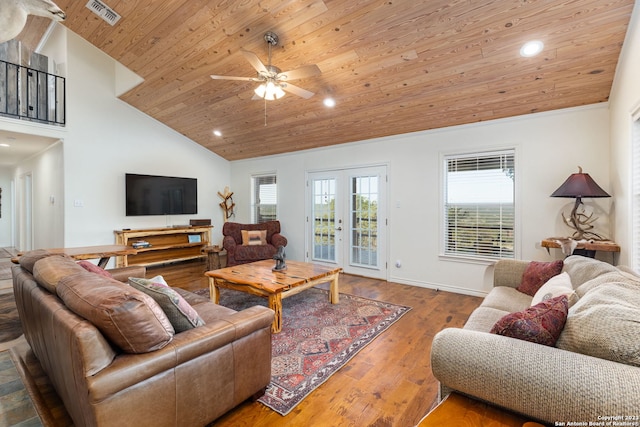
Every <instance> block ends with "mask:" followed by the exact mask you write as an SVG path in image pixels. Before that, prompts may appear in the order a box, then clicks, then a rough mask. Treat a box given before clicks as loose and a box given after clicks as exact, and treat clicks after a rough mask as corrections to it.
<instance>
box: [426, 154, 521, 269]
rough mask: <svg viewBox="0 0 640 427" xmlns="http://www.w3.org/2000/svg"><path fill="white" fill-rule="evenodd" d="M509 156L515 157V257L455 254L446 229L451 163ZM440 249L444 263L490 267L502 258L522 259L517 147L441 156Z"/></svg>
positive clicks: (461, 252) (463, 252)
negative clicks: (476, 264) (489, 265)
mask: <svg viewBox="0 0 640 427" xmlns="http://www.w3.org/2000/svg"><path fill="white" fill-rule="evenodd" d="M505 154H506V155H508V156H510V158H512V162H513V175H514V178H513V188H512V191H513V205H512V206H513V208H512V209H513V230H512V233H513V250H512V254H511V256H509V257H505V256H501V254H498V255H496V256H492V255H486V254H480V253H475V254H474V253H469V252H466V251H452V250H450V249H449V247H448V244H447V243H448V235H447V233H448V230H449V228H448V226H447V218H448V215H447V206H448V204H447V195H448V194H447V190H448V176H447V173H448V164H449V162H450V161H451V160H452V159H471V158H482V157H489V158H490V157H492V156H496V157H498V156H502V155H505ZM440 168H441V170H440V180H441V181H440V183H441V185H440V226H439V227H440V249H439V257H440V259H442V260H452V261H461V262H468V263H479V264H491V263H494V262H496V261H497V260H499V259H519V257H520V226H519V217H520V215H519V212H520V209H519V204H520V203H519V198H518V197H517V194H518V182H519V174H520V171H519V167H518V155H517V148H516V147H515V146H505V147H499V148H493V149H483V150H464V151H456V152H446V153H441V156H440Z"/></svg>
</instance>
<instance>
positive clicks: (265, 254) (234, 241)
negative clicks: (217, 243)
mask: <svg viewBox="0 0 640 427" xmlns="http://www.w3.org/2000/svg"><path fill="white" fill-rule="evenodd" d="M222 235H223V236H224V238H223V240H222V247H223V248H224V249H225V250H226V251H227V266H232V265H238V264H246V263H248V262H254V261H260V260H263V259H270V258H273V255H275V253H276V252H277V251H278V247H280V246H287V238H286V237H284V236H283V235H282V234H280V221H267V222H263V223H260V224H239V223H237V222H225V224H224V226H223V227H222Z"/></svg>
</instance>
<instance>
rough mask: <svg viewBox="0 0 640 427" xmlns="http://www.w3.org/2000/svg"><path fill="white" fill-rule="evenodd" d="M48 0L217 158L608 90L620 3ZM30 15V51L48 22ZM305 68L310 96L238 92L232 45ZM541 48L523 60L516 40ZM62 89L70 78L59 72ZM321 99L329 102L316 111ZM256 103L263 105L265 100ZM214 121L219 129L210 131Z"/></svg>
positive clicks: (438, 124) (165, 117)
mask: <svg viewBox="0 0 640 427" xmlns="http://www.w3.org/2000/svg"><path fill="white" fill-rule="evenodd" d="M103 1H104V2H105V3H106V4H107V5H108V6H109V7H111V8H112V9H113V10H115V11H116V12H117V13H118V14H119V15H121V16H122V18H121V19H120V21H119V22H118V23H117V24H116V25H115V26H110V25H109V24H107V23H106V22H104V21H103V20H102V19H100V18H99V17H98V16H96V15H95V14H94V13H92V12H91V11H90V10H89V9H88V8H86V7H85V5H86V2H85V1H77V0H76V1H72V0H57V4H58V5H59V6H60V7H61V8H62V9H63V10H65V11H66V12H67V15H68V18H67V20H66V21H65V22H64V24H63V25H65V26H66V27H68V28H69V29H71V30H72V31H74V32H75V33H77V34H79V35H80V36H81V37H83V38H85V39H86V40H88V41H89V42H91V43H92V44H94V45H95V46H96V47H98V48H100V49H101V50H103V51H104V52H106V53H107V54H108V55H110V56H111V57H113V58H115V59H116V60H118V61H119V62H120V63H122V64H123V65H125V66H126V67H128V68H129V69H131V70H132V71H134V72H135V73H137V74H138V75H140V76H141V77H143V78H144V82H143V83H142V84H140V85H139V86H137V87H135V88H134V89H132V90H131V91H129V92H127V93H126V94H124V95H122V96H121V99H122V100H124V101H125V102H127V103H129V104H131V105H132V106H134V107H136V108H138V109H139V110H141V111H143V112H145V113H146V114H148V115H150V116H152V117H154V118H156V119H157V120H159V121H161V122H163V123H165V124H166V125H168V126H170V127H171V128H173V129H175V130H176V131H178V132H180V133H182V134H184V135H186V136H187V137H189V138H191V139H192V140H194V141H196V142H198V143H199V144H201V145H203V146H204V147H206V148H208V149H209V150H211V151H213V152H215V153H217V154H219V155H220V156H222V157H224V158H226V159H228V160H237V159H245V158H251V157H257V156H264V155H270V154H278V153H284V152H290V151H296V150H304V149H310V148H316V147H323V146H329V145H334V144H341V143H346V142H352V141H359V140H364V139H369V138H375V137H383V136H388V135H393V134H401V133H407V132H413V131H420V130H426V129H434V128H442V127H447V126H453V125H459V124H465V123H473V122H478V121H485V120H491V119H498V118H503V117H510V116H516V115H522V114H527V113H533V112H541V111H549V110H555V109H559V108H567V107H574V106H580V105H586V104H592V103H598V102H604V101H607V100H608V97H609V93H610V91H611V85H612V81H613V78H614V74H615V70H616V64H617V62H618V57H619V54H620V50H621V47H622V44H623V40H624V36H625V33H626V29H627V26H628V24H629V19H630V16H631V12H632V9H633V5H634V0H558V1H551V0H493V1H490V0H488V1H482V2H478V1H473V0H222V1H211V0H169V1H160V0H149V1H132V0H103ZM49 22H50V21H48V20H46V19H44V18H34V17H30V19H29V22H28V24H27V26H26V28H25V29H24V30H23V32H22V33H21V35H20V36H19V38H20V39H21V40H22V41H23V42H24V43H25V44H27V45H28V46H32V47H33V46H35V45H36V44H37V42H38V40H39V39H40V37H41V36H42V34H43V33H44V31H45V29H46V27H47V26H48V25H49ZM267 31H273V32H275V33H277V34H278V36H279V39H280V40H279V44H278V45H277V46H275V47H274V48H273V51H272V60H273V64H274V65H276V66H277V67H279V68H280V69H282V70H293V69H296V68H298V67H301V66H304V65H309V64H317V65H318V67H319V68H320V70H321V71H322V74H321V75H320V76H317V77H311V78H305V79H301V80H296V81H295V82H293V83H295V85H297V86H299V87H302V88H304V89H307V90H310V91H312V92H315V96H313V97H311V98H309V99H304V98H301V97H298V96H296V95H294V94H290V93H289V94H287V95H286V96H284V97H283V98H282V99H279V100H275V101H263V100H252V99H251V98H252V96H253V89H254V88H255V87H256V86H257V83H255V82H251V81H227V80H212V79H211V78H210V77H209V75H210V74H217V75H229V76H246V77H255V76H256V71H255V69H254V68H252V66H251V65H250V64H249V62H247V60H246V59H245V57H244V55H243V54H242V52H241V50H242V49H244V50H248V51H251V52H254V53H255V54H256V55H257V56H258V57H259V58H260V59H261V60H262V61H263V62H265V63H266V62H267V44H266V42H265V40H264V38H263V36H264V34H265V33H266V32H267ZM534 39H535V40H540V41H542V42H543V43H544V50H543V52H542V53H541V54H540V55H538V56H535V57H532V58H524V57H521V56H520V55H519V49H520V47H521V45H522V44H523V43H524V42H526V41H528V40H534ZM68 84H73V82H69V83H68ZM325 97H332V98H334V99H335V101H336V106H335V107H333V108H327V107H325V106H324V105H323V102H322V101H323V100H324V98H325ZM265 107H266V109H265ZM214 130H219V131H220V132H221V134H222V136H215V135H214V134H213V131H214Z"/></svg>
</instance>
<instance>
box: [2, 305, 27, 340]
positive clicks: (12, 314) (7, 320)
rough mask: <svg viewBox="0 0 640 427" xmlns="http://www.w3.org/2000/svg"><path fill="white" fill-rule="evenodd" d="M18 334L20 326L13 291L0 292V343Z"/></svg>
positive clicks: (14, 337)
mask: <svg viewBox="0 0 640 427" xmlns="http://www.w3.org/2000/svg"><path fill="white" fill-rule="evenodd" d="M20 335H22V326H21V325H20V317H19V315H18V309H17V308H16V301H15V300H14V298H13V292H8V293H4V294H0V343H3V342H7V341H11V340H14V339H16V338H18V337H19V336H20Z"/></svg>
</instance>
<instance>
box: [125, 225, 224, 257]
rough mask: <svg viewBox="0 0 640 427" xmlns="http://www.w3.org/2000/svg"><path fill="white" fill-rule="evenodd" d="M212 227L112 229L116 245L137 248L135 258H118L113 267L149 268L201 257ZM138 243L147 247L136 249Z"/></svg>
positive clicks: (209, 242) (208, 243) (209, 241)
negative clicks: (146, 244)
mask: <svg viewBox="0 0 640 427" xmlns="http://www.w3.org/2000/svg"><path fill="white" fill-rule="evenodd" d="M212 228H213V226H211V225H203V226H179V227H178V226H176V227H162V228H142V229H137V230H127V229H123V230H115V231H114V233H115V235H116V243H117V244H118V245H126V246H130V247H135V248H136V254H135V255H124V256H119V257H117V258H116V266H117V267H126V266H128V265H144V266H150V265H159V264H165V263H169V262H177V261H187V260H191V259H196V258H201V257H204V256H206V254H203V252H202V249H203V248H204V247H205V246H209V245H210V244H211V229H212ZM141 242H146V243H148V244H149V246H148V247H145V246H144V245H143V246H138V245H139V244H142V243H141ZM137 246H138V247H137Z"/></svg>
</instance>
